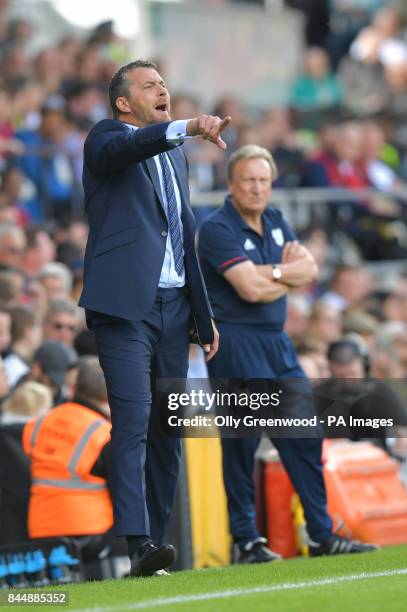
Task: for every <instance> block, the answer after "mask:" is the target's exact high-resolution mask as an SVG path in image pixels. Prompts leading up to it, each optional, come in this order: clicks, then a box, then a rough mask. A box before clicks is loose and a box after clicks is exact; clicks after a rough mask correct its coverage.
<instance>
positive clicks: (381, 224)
mask: <svg viewBox="0 0 407 612" xmlns="http://www.w3.org/2000/svg"><path fill="white" fill-rule="evenodd" d="M7 4H8V3H7V0H2V1H1V2H0V65H1V79H0V181H1V184H0V352H1V355H2V361H1V367H0V396H1V398H2V399H3V400H4V403H3V412H4V415H7V416H6V421H7V422H10V419H12V417H10V414H11V413H13V412H15V409H14V408H13V406H15V404H16V403H18V404H19V405H20V406H22V407H24V408H22V407H20V408H19V409H18V410H17V411H16V420H17V421H18V420H19V419H21V417H22V414H23V415H25V416H26V417H27V418H28V417H31V416H32V415H33V411H32V406H33V403H35V402H36V400H34V398H38V402H37V404H38V411H39V412H41V411H42V410H44V407H47V406H49V397H48V395H49V392H51V395H52V401H53V402H54V403H55V402H57V401H61V399H69V398H70V389H71V388H72V386H73V385H74V377H75V371H76V363H77V355H78V354H79V355H89V354H95V346H94V342H93V338H92V335H91V333H90V332H88V331H87V330H86V325H85V320H84V315H83V313H82V312H81V311H80V310H79V309H78V308H77V306H76V303H77V299H78V297H79V295H80V291H81V285H82V264H83V254H84V249H85V244H86V238H87V226H86V221H85V217H84V207H83V194H82V187H81V170H82V146H83V141H84V138H85V137H86V134H87V132H88V131H89V129H90V127H91V126H92V125H93V124H94V123H95V122H96V121H98V120H99V119H102V118H104V117H107V116H109V110H108V106H107V96H106V91H107V84H108V82H109V79H110V78H111V76H112V74H113V73H114V72H115V70H116V69H117V67H118V66H119V65H121V64H123V63H125V62H126V61H127V60H130V59H131V58H130V57H129V56H128V51H127V47H126V42H125V41H124V40H122V39H120V38H119V37H118V36H117V35H116V34H115V32H114V28H113V24H112V23H111V22H106V23H102V24H100V25H99V26H98V27H96V28H95V29H94V30H93V32H91V34H90V35H89V36H88V37H87V38H84V39H81V38H79V37H77V36H76V35H73V34H72V35H71V34H69V35H67V36H66V37H65V38H64V39H63V40H61V41H60V42H59V43H58V44H56V45H53V46H49V47H47V48H44V49H42V50H41V51H40V52H38V53H36V54H33V53H32V51H31V49H32V48H33V47H32V45H31V44H30V43H31V42H32V40H33V38H35V36H36V32H35V29H34V27H33V26H32V24H31V23H29V22H28V21H27V20H25V19H22V18H21V19H16V20H13V21H10V20H7V18H6V9H7ZM286 4H287V5H290V6H291V7H292V8H293V7H294V8H297V9H300V10H303V11H305V12H306V16H307V21H306V38H307V42H308V45H309V46H308V48H307V49H306V50H305V53H304V66H303V71H302V72H301V73H300V74H298V77H297V79H295V81H294V82H293V83H292V87H291V90H290V95H289V100H287V106H285V107H279V108H266V109H261V110H259V109H255V108H249V107H246V106H244V105H243V103H242V102H241V101H240V100H239V99H237V98H236V97H232V96H227V95H225V96H223V97H222V98H221V99H219V100H218V103H217V105H216V108H214V109H213V111H214V112H215V113H216V114H219V115H220V116H225V115H231V116H232V118H233V123H232V126H231V127H230V128H229V129H228V130H227V131H226V133H225V140H226V141H227V144H228V152H227V154H230V153H231V152H233V151H234V150H235V149H236V147H238V146H240V145H243V144H247V143H255V144H259V145H261V146H264V147H266V148H267V149H268V150H270V151H271V152H272V154H273V156H274V158H275V160H276V163H277V166H278V168H279V178H278V179H277V181H276V183H275V189H279V188H285V189H292V188H295V189H297V188H299V187H323V188H332V187H335V188H339V189H340V188H345V189H347V190H349V191H351V192H355V193H356V194H357V190H358V189H370V188H374V189H375V190H376V193H375V195H374V196H372V195H364V196H363V197H362V196H361V197H360V199H357V198H349V200H347V198H346V195H343V194H342V195H341V196H340V197H339V196H338V197H337V199H335V200H334V201H332V202H330V205H328V204H327V203H324V202H321V201H320V200H318V201H319V202H320V203H319V204H318V208H319V212H318V214H317V215H316V216H315V218H314V217H313V216H312V215H311V217H310V220H309V223H308V224H307V225H306V226H305V227H302V228H300V229H301V231H300V238H301V239H303V240H304V241H305V242H306V244H307V246H308V248H309V249H310V250H311V251H312V253H313V254H314V256H315V258H316V260H317V262H318V265H319V267H320V281H319V282H318V284H316V285H315V286H312V287H307V288H306V289H305V290H302V291H298V292H295V293H294V294H293V295H292V296H290V298H289V302H288V320H287V332H288V333H289V335H290V336H291V337H292V338H293V339H294V341H295V343H296V345H297V347H298V349H299V351H300V354H301V356H302V357H301V358H302V360H303V365H304V368H305V369H306V370H307V372H308V373H309V374H310V376H311V377H317V378H324V377H329V376H330V375H331V374H332V371H333V370H332V364H330V363H329V362H328V360H327V355H328V349H329V346H330V344H331V343H332V342H336V341H338V340H340V339H341V338H343V337H344V336H346V337H351V339H353V340H352V341H355V342H356V343H358V344H359V345H360V347H361V351H362V353H363V352H365V353H366V354H367V355H368V357H369V360H370V363H369V367H370V373H371V375H373V376H377V377H381V378H386V379H403V378H405V377H406V375H407V268H403V260H405V259H406V255H407V225H406V216H407V215H406V212H407V27H406V18H407V15H406V14H405V12H403V3H400V6H398V5H397V2H383V1H381V0H375V1H373V0H372V1H371V2H368V1H367V0H366V1H364V2H363V3H362V2H356V0H353V1H352V2H346V1H344V0H343V1H342V2H341V1H339V0H337V1H334V0H332V2H331V3H329V4H330V11H331V12H330V14H328V12H327V13H326V19H321V16H323V15H324V14H325V13H324V11H325V9H326V5H327V3H322V4H323V5H324V7H322V4H321V3H320V2H317V1H315V2H294V1H291V0H290V1H288V0H287V2H286ZM359 4H361V5H362V4H363V5H364V9H363V10H362V9H361V7H359ZM320 5H321V6H320ZM318 7H319V8H318ZM318 10H319V11H320V12H319V13H318ZM313 11H314V12H313ZM315 11H317V13H318V14H319V21H318V19H316V18H315V14H316V13H315ZM317 26H318V27H317ZM203 110H205V111H207V110H208V109H201V108H200V102H199V100H197V99H196V98H195V97H194V96H193V95H190V94H189V93H183V92H178V93H177V92H175V94H174V95H173V99H172V116H173V118H174V119H177V118H187V117H192V116H196V115H198V114H199V113H200V112H201V111H203ZM184 149H185V151H186V153H187V155H188V158H189V162H190V170H191V193H192V194H195V193H197V192H211V191H213V190H217V189H225V188H226V186H227V181H226V175H225V167H226V164H225V161H226V160H225V154H224V153H223V152H222V151H220V150H219V149H216V148H215V147H212V146H210V145H208V144H207V143H205V142H204V141H202V140H200V139H196V140H193V139H191V140H189V141H187V142H186V143H185V144H184ZM403 188H406V192H404V194H403ZM397 190H398V191H397ZM331 199H332V198H331ZM321 211H322V212H321ZM207 212H208V211H207V210H204V209H197V217H198V220H199V218H201V217H202V215H203V214H206V213H207ZM381 260H392V261H394V264H387V266H386V267H385V268H384V267H383V266H384V264H383V263H380V261H381ZM372 262H376V265H378V266H379V268H376V267H375V266H374V265H372ZM380 266H381V267H380ZM383 270H385V272H384V273H383ZM196 359H199V356H197V354H196V352H195V353H194V360H196ZM192 365H194V364H192ZM43 387H45V389H44V388H43ZM17 389H18V393H19V395H18V397H19V398H20V399H19V400H18V402H15V401H14V400H13V397H15V395H13V394H14V393H17V391H15V390H17ZM47 390H48V391H47ZM22 396H24V398H23V399H21V397H22Z"/></svg>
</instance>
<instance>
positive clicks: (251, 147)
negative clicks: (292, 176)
mask: <svg viewBox="0 0 407 612" xmlns="http://www.w3.org/2000/svg"><path fill="white" fill-rule="evenodd" d="M242 159H264V160H266V162H267V163H268V165H269V166H270V170H271V180H272V181H275V180H276V178H277V177H278V170H277V166H276V162H275V161H274V158H273V156H272V154H271V153H270V151H268V150H267V149H265V148H264V147H259V146H258V145H255V144H247V145H244V146H243V147H240V148H239V149H237V150H236V151H235V152H234V153H233V154H232V155H231V156H230V158H229V161H228V179H229V180H232V179H233V171H234V169H235V166H236V164H237V163H238V162H240V161H241V160H242Z"/></svg>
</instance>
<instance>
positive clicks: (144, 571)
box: [130, 545, 175, 578]
mask: <svg viewBox="0 0 407 612" xmlns="http://www.w3.org/2000/svg"><path fill="white" fill-rule="evenodd" d="M174 561H175V548H174V547H173V546H171V545H167V546H161V547H160V548H158V549H157V550H155V551H154V552H152V553H149V554H148V555H147V557H146V558H145V559H143V558H141V559H137V561H135V562H134V564H133V562H132V564H131V569H130V576H131V577H132V578H139V577H141V576H153V575H154V574H155V572H157V571H158V570H161V569H167V567H170V565H172V564H173V563H174Z"/></svg>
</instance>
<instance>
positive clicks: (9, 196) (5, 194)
mask: <svg viewBox="0 0 407 612" xmlns="http://www.w3.org/2000/svg"><path fill="white" fill-rule="evenodd" d="M23 181H24V176H23V173H22V172H21V170H20V169H19V168H18V167H17V166H8V168H6V170H5V171H4V173H3V175H2V180H1V187H0V206H1V213H2V220H5V216H6V213H7V217H8V220H9V221H10V222H11V223H15V224H16V225H19V226H20V227H26V226H27V224H28V222H29V220H30V218H29V215H28V213H27V211H26V210H25V206H24V201H23V198H22V189H23Z"/></svg>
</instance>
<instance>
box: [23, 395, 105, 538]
mask: <svg viewBox="0 0 407 612" xmlns="http://www.w3.org/2000/svg"><path fill="white" fill-rule="evenodd" d="M109 440H110V423H109V421H108V420H107V419H105V418H104V417H102V416H101V415H99V414H98V413H96V412H95V411H94V410H91V409H90V408H85V407H84V406H81V405H79V404H75V403H66V404H61V405H60V406H57V407H56V408H54V409H53V410H51V411H50V412H49V413H48V414H46V415H45V416H42V417H38V418H36V419H34V420H33V421H30V422H29V423H27V424H26V425H25V427H24V431H23V446H24V450H25V452H26V454H27V455H28V457H29V458H30V459H31V493H30V503H29V508H28V533H29V536H30V538H45V537H53V536H69V535H93V534H100V533H104V532H106V531H108V530H109V529H110V528H111V527H112V525H113V512H112V501H111V498H110V493H109V490H108V487H107V483H106V480H105V479H104V478H101V477H99V476H93V475H92V474H91V470H92V468H93V466H94V464H95V462H96V460H97V459H98V457H99V455H100V452H101V450H102V448H103V447H104V446H105V444H106V443H107V442H108V441H109Z"/></svg>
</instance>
